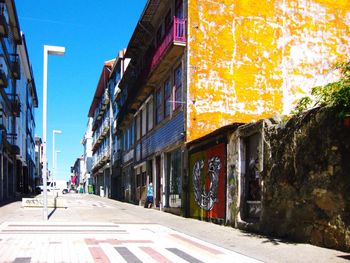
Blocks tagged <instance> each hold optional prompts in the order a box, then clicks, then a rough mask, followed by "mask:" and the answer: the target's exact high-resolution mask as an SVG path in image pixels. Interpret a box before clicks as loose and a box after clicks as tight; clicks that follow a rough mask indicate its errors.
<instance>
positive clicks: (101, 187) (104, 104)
mask: <svg viewBox="0 0 350 263" xmlns="http://www.w3.org/2000/svg"><path fill="white" fill-rule="evenodd" d="M114 61H115V60H114V59H112V60H109V61H106V62H105V63H104V65H103V67H102V72H101V75H100V78H99V81H98V84H97V87H96V91H95V95H94V98H93V101H92V103H91V106H90V109H89V113H88V116H89V117H90V118H92V119H93V120H92V135H93V140H92V153H93V164H92V174H93V177H94V183H95V193H96V194H98V195H101V196H106V197H111V172H110V165H111V163H110V160H111V150H112V139H111V136H110V128H111V118H112V115H113V112H112V110H111V107H110V100H111V95H110V90H109V88H108V79H109V74H110V72H111V70H112V66H113V64H114Z"/></svg>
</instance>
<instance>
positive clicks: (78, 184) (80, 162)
mask: <svg viewBox="0 0 350 263" xmlns="http://www.w3.org/2000/svg"><path fill="white" fill-rule="evenodd" d="M84 166H85V165H84V157H83V156H81V157H79V158H77V159H76V160H75V162H74V165H73V166H72V167H71V173H72V176H71V184H72V185H73V186H74V187H75V189H77V190H80V188H83V185H84V182H83V180H82V174H83V172H84V169H85V168H84Z"/></svg>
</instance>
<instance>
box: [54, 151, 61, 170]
mask: <svg viewBox="0 0 350 263" xmlns="http://www.w3.org/2000/svg"><path fill="white" fill-rule="evenodd" d="M55 153H56V154H55V169H56V171H57V172H58V154H59V153H61V151H60V150H56V151H55ZM57 174H58V173H57Z"/></svg>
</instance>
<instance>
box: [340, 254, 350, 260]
mask: <svg viewBox="0 0 350 263" xmlns="http://www.w3.org/2000/svg"><path fill="white" fill-rule="evenodd" d="M338 258H343V259H347V260H350V254H348V255H342V256H338Z"/></svg>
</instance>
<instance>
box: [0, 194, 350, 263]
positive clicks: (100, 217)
mask: <svg viewBox="0 0 350 263" xmlns="http://www.w3.org/2000/svg"><path fill="white" fill-rule="evenodd" d="M64 198H66V201H67V206H68V207H67V208H66V209H62V208H61V209H50V210H49V214H50V219H49V221H48V222H44V221H43V220H42V218H43V217H42V209H41V208H21V203H20V202H14V203H11V204H8V205H5V206H3V207H0V224H1V225H0V227H3V228H4V227H6V226H8V225H10V223H11V222H21V223H22V224H25V223H28V224H29V223H35V224H37V223H40V224H41V225H48V224H53V223H56V224H62V225H64V224H77V225H79V224H93V225H96V224H118V225H123V224H135V225H136V224H158V225H162V226H164V227H168V228H170V229H173V230H175V231H178V232H180V233H183V234H185V235H188V236H190V237H193V238H198V239H200V240H203V241H206V242H208V243H211V244H213V245H216V246H219V247H222V248H224V249H228V250H230V251H234V252H237V253H239V254H241V255H245V256H248V257H251V258H254V259H257V260H260V261H263V262H349V259H350V254H349V253H344V252H341V251H336V250H330V249H325V248H320V247H315V246H311V245H308V244H296V243H288V242H283V241H281V240H278V239H273V238H268V237H262V236H258V235H254V234H250V233H245V232H242V231H239V230H237V229H234V228H231V227H225V226H220V225H216V224H213V223H207V222H201V221H198V220H194V219H188V218H183V217H179V216H175V215H172V214H169V213H165V212H160V211H158V210H154V209H145V208H143V207H140V206H135V205H132V204H127V203H121V202H118V201H114V200H110V199H105V198H101V197H98V196H94V195H82V194H69V195H66V196H64ZM0 239H1V237H0ZM23 262H24V261H23ZM62 262H64V261H62ZM73 262H74V261H73ZM101 262H103V261H101Z"/></svg>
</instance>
